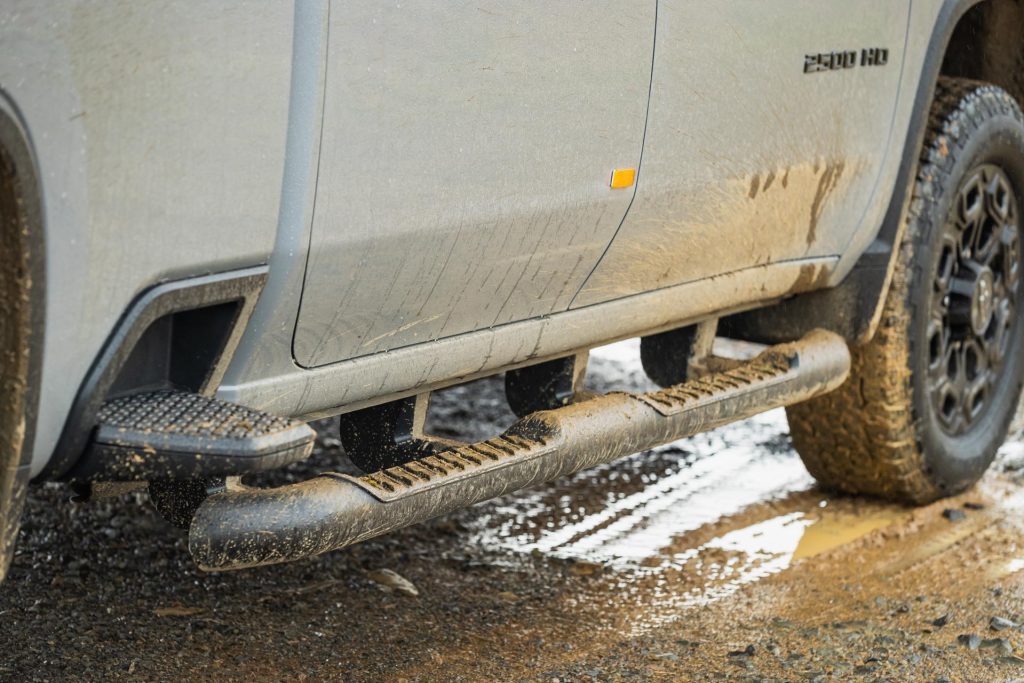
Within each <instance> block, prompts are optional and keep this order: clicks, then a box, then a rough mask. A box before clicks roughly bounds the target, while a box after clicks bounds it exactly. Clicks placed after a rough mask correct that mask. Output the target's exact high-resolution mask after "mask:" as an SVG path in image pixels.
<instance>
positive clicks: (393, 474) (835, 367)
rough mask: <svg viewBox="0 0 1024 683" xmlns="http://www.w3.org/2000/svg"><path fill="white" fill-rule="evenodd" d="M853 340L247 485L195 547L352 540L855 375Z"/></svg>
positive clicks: (287, 554)
mask: <svg viewBox="0 0 1024 683" xmlns="http://www.w3.org/2000/svg"><path fill="white" fill-rule="evenodd" d="M849 368H850V354H849V350H848V348H847V346H846V342H845V341H843V339H842V338H841V337H839V336H838V335H836V334H833V333H831V332H825V331H822V330H815V331H812V332H810V333H809V334H807V335H806V336H805V337H804V338H803V339H801V340H800V341H798V342H794V343H790V344H781V345H779V346H773V347H770V348H768V349H767V350H765V351H764V352H763V353H761V354H760V355H759V356H757V357H756V358H754V359H753V360H750V361H747V362H743V363H739V364H737V365H735V366H734V367H732V368H731V369H728V370H724V371H721V372H716V373H714V374H710V375H705V376H704V377H702V378H700V379H697V380H694V381H690V382H686V383H684V384H678V385H676V386H673V387H669V388H667V389H663V390H661V391H655V392H649V393H644V394H629V393H610V394H607V395H604V396H598V397H596V398H592V399H589V400H586V401H584V402H581V403H575V404H571V405H568V406H565V407H563V408H558V409H555V410H545V411H540V412H537V413H533V414H532V415H529V416H527V417H525V418H523V419H521V420H520V421H518V422H517V423H516V424H514V425H513V426H512V427H511V428H509V429H508V430H507V431H506V432H505V433H504V434H502V435H501V436H497V437H495V438H493V439H488V440H487V441H482V442H480V443H475V444H467V445H464V446H459V447H456V448H453V449H451V450H448V451H443V452H440V453H436V454H434V455H429V456H427V457H424V458H421V459H419V460H414V461H412V462H410V463H407V464H405V465H400V466H398V467H391V468H388V469H386V470H381V471H379V472H375V473H373V474H368V475H365V476H361V477H353V476H349V475H344V474H333V473H332V474H324V475H321V476H318V477H315V478H313V479H310V480H308V481H305V482H301V483H298V484H291V485H288V486H282V487H279V488H270V489H257V488H248V487H244V486H240V485H235V486H229V487H228V488H227V490H225V491H223V492H221V493H217V494H214V495H212V496H210V497H209V498H207V499H206V500H205V501H204V502H203V503H202V505H200V507H199V509H198V511H197V512H196V514H195V517H194V518H193V520H192V524H191V527H190V531H189V550H190V551H191V553H192V557H193V558H194V559H195V561H196V563H197V564H198V565H199V567H200V568H202V569H205V570H208V571H218V570H226V569H240V568H244V567H253V566H258V565H265V564H273V563H277V562H287V561H290V560H296V559H299V558H302V557H307V556H310V555H317V554H320V553H324V552H327V551H330V550H335V549H338V548H343V547H345V546H348V545H352V544H353V543H358V542H360V541H364V540H366V539H368V538H373V537H374V536H379V535H381V534H385V533H388V532H390V531H394V530H396V529H400V528H402V527H405V526H409V525H411V524H416V523H418V522H422V521H425V520H427V519H430V518H433V517H437V516H439V515H443V514H445V513H447V512H451V511H452V510H456V509H459V508H462V507H466V506H469V505H473V504H474V503H479V502H481V501H484V500H488V499H490V498H494V497H496V496H500V495H502V494H505V493H509V492H512V491H516V490H518V489H521V488H524V487H527V486H532V485H534V484H539V483H541V482H545V481H550V480H552V479H555V478H558V477H562V476H565V475H567V474H572V473H574V472H578V471H579V470H582V469H586V468H588V467H593V466H594V465H598V464H601V463H606V462H609V461H611V460H615V459H616V458H619V457H621V456H624V455H628V454H630V453H636V452H639V451H642V450H645V449H648V448H653V447H655V446H659V445H662V444H665V443H669V442H671V441H675V440H677V439H680V438H683V437H687V436H691V435H693V434H696V433H698V432H702V431H706V430H708V429H713V428H715V427H718V426H721V425H724V424H727V423H729V422H733V421H735V420H739V419H743V418H745V417H749V416H751V415H754V414H757V413H760V412H763V411H765V410H768V409H771V408H776V407H779V406H785V405H789V404H792V403H797V402H800V401H804V400H806V399H809V398H812V397H814V396H818V395H821V394H824V393H826V392H828V391H831V390H832V389H835V388H836V387H838V386H839V385H840V384H842V382H843V381H844V380H845V379H846V377H847V375H848V373H849Z"/></svg>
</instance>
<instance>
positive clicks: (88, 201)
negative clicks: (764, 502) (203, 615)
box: [0, 0, 1024, 577]
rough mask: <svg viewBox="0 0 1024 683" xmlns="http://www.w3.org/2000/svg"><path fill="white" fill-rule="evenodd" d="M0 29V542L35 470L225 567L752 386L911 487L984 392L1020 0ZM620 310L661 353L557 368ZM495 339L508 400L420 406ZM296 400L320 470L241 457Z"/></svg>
mask: <svg viewBox="0 0 1024 683" xmlns="http://www.w3.org/2000/svg"><path fill="white" fill-rule="evenodd" d="M0 46H2V49H0V245H2V248H0V302H2V303H0V306H2V312H3V314H2V316H0V378H2V385H3V391H2V392H0V567H3V568H6V567H7V566H8V565H9V563H10V561H11V557H12V556H13V552H14V543H15V540H16V537H17V533H18V526H19V520H20V515H21V508H22V502H23V500H24V498H25V496H26V495H27V491H28V489H29V487H30V486H31V485H32V484H33V483H38V482H45V481H61V482H67V483H68V485H69V486H70V487H71V488H72V489H73V490H74V491H76V492H77V493H78V495H79V496H80V497H81V498H82V499H83V500H85V499H88V498H90V497H93V496H102V495H108V494H110V493H111V492H117V491H124V490H129V489H133V488H134V489H142V488H145V489H148V491H149V494H150V499H151V500H152V503H153V506H154V507H155V509H156V510H157V512H158V513H159V514H161V515H163V516H164V517H165V518H167V519H168V520H170V521H171V522H173V523H175V524H178V525H179V526H181V527H183V528H187V529H188V537H189V551H190V553H191V554H192V556H193V558H194V559H195V561H196V563H197V564H198V565H199V566H200V567H201V568H203V569H206V570H211V571H215V570H225V569H234V568H242V567H249V566H256V565H262V564H268V563H273V562H282V561H287V560H294V559H297V558H301V557H306V556H310V555H313V554H318V553H323V552H327V551H330V550H334V549H338V548H342V547H345V546H347V545H350V544H352V543H356V542H359V541H361V540H364V539H367V538H370V537H373V536H377V535H380V534H384V533H387V532H388V531H391V530H394V529H397V528H399V527H402V526H405V525H409V524H414V523H417V522H420V521H423V520H426V519H428V518H431V517H435V516H437V515H442V514H445V513H446V512H449V511H452V510H455V509H458V508H461V507H465V506H469V505H472V504H474V503H477V502H479V501H482V500H485V499H488V498H492V497H494V496H498V495H501V494H504V493H506V492H509V491H513V490H516V489H519V488H522V487H526V486H530V485H534V484H536V483H538V482H542V481H546V480H550V479H552V478H555V477H559V476H564V475H567V474H569V473H572V472H575V471H578V470H580V469H583V468H586V467H591V466H594V465H597V464H600V463H603V462H607V461H609V460H611V459H614V458H617V457H621V456H623V455H626V454H630V453H635V452H640V451H643V450H645V449H648V448H651V447H654V446H657V445H659V444H664V443H667V442H670V441H673V440H676V439H680V438H683V437H686V436H688V435H692V434H694V433H697V432H699V431H702V430H707V429H711V428H714V427H717V426H719V425H722V424H725V423H728V422H730V421H733V420H739V419H742V418H744V417H747V416H750V415H752V414H755V413H758V412H760V411H765V410H769V409H773V408H778V407H781V406H785V407H786V410H787V414H788V418H789V424H790V429H791V434H792V440H793V443H794V445H795V447H796V449H797V450H798V451H799V453H800V455H801V457H802V458H803V460H804V462H805V463H806V466H807V468H808V470H809V471H810V472H811V473H812V474H813V475H814V476H815V477H816V478H817V480H818V481H819V482H820V483H821V485H823V486H826V487H833V488H837V489H840V490H844V491H847V492H851V493H859V494H865V495H873V496H882V497H885V498H889V499H893V500H898V501H905V502H909V503H923V502H927V501H931V500H934V499H937V498H940V497H942V496H947V495H951V494H953V493H956V492H958V491H961V490H963V489H965V488H967V487H969V486H971V485H972V484H973V483H974V482H975V481H976V480H977V479H978V478H979V477H980V476H981V475H982V474H983V473H984V471H985V469H986V468H987V467H988V465H989V464H990V463H991V461H992V459H993V457H994V454H995V452H996V450H997V449H998V448H999V446H1000V444H1001V442H1002V441H1003V439H1004V438H1005V435H1006V432H1007V430H1008V425H1009V423H1010V421H1011V418H1012V417H1013V414H1014V410H1015V406H1016V404H1017V399H1018V396H1019V394H1020V391H1021V384H1022V378H1024V346H1022V338H1021V337H1022V334H1024V330H1022V323H1021V317H1022V315H1021V313H1022V306H1024V296H1022V295H1024V292H1022V285H1021V280H1022V277H1021V266H1022V245H1021V214H1022V210H1024V204H1022V201H1024V117H1022V114H1021V104H1022V101H1024V3H1022V2H1021V1H1020V0H981V1H979V0H859V1H858V2H837V1H835V0H828V1H823V0H774V1H773V2H763V0H718V1H717V2H715V3H707V2H698V1H696V0H631V1H630V2H612V1H610V0H587V1H585V2H572V3H569V2H547V1H540V0H527V1H525V2H517V3H506V2H500V1H498V0H474V2H464V1H463V0H450V1H448V2H418V3H417V2H393V1H387V2H385V1H383V0H382V1H379V2H328V1H327V0H296V1H295V2H294V3H287V2H281V1H278V0H263V1H259V0H217V1H214V0H199V1H191V0H189V1H184V0H181V1H173V0H172V1H169V2H151V1H148V0H146V1H142V2H140V1H139V0H105V1H104V2H78V1H71V0H6V2H5V3H4V5H3V7H2V8H0ZM636 337H639V338H640V339H641V341H640V354H641V359H642V362H643V367H644V369H645V371H646V372H647V374H648V375H649V376H650V378H651V379H652V380H653V382H654V383H655V384H656V385H658V386H659V387H661V388H660V389H659V390H652V391H649V392H646V393H622V392H611V393H607V394H604V395H598V394H594V393H592V392H588V391H585V390H583V388H582V384H581V382H582V378H583V376H584V373H585V370H586V363H587V355H588V351H589V350H590V349H593V348H595V347H597V346H600V345H603V344H607V343H610V342H614V341H617V340H622V339H627V338H636ZM716 338H726V339H734V340H741V341H744V342H748V343H753V344H756V345H759V346H757V347H756V348H757V349H759V351H758V352H757V353H756V354H752V355H751V354H748V355H746V356H744V357H734V356H736V354H734V355H733V356H729V355H727V354H722V353H716V348H718V347H724V346H727V345H724V344H719V345H717V347H716V345H715V343H714V342H715V339H716ZM733 346H737V345H733ZM498 373H504V382H505V388H506V395H507V398H508V403H509V406H510V407H511V409H512V412H514V413H515V415H516V416H518V419H517V420H516V421H515V422H514V423H513V424H510V425H509V426H508V429H507V430H505V431H504V432H503V433H501V434H496V435H494V436H492V437H491V438H488V439H485V440H482V441H479V442H476V443H463V442H457V441H452V440H450V439H444V438H440V437H438V436H435V435H431V434H429V433H428V430H427V429H426V428H425V427H424V424H425V423H424V415H425V414H426V411H427V408H428V405H429V400H430V395H431V392H432V391H435V390H438V389H441V388H444V387H449V386H453V385H457V384H460V383H465V382H468V381H470V380H473V379H476V378H480V377H485V376H490V375H496V374H498ZM326 418H331V419H336V420H337V421H338V429H339V433H340V435H341V442H342V446H343V448H344V452H345V457H347V458H348V459H349V460H350V461H351V465H354V468H350V470H351V471H344V472H336V471H326V472H323V473H321V474H318V475H316V476H313V477H311V478H309V479H306V480H304V481H298V482H294V483H289V484H286V485H281V486H265V485H258V484H256V483H254V480H253V476H254V474H253V473H256V472H261V471H265V470H270V469H274V468H282V467H285V466H287V465H289V464H290V463H294V462H296V461H300V460H303V459H306V458H308V456H309V454H310V452H311V448H312V444H313V441H314V437H315V434H314V431H313V430H312V429H311V427H310V426H309V425H308V422H309V421H311V420H318V419H326ZM355 468H357V469H358V471H356V469H355ZM353 472H356V473H355V474H353ZM4 572H5V569H0V577H2V576H3V574H4Z"/></svg>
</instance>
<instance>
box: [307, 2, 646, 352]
mask: <svg viewBox="0 0 1024 683" xmlns="http://www.w3.org/2000/svg"><path fill="white" fill-rule="evenodd" d="M654 10H655V3H654V0H644V1H643V2H629V3H622V2H610V1H601V2H590V3H587V4H586V5H585V6H583V5H579V4H575V3H549V2H542V1H539V0H538V1H535V2H526V3H518V4H516V6H515V8H514V9H511V8H510V6H509V5H507V4H505V3H500V2H496V1H490V0H487V1H484V2H473V3H469V2H444V3H408V4H402V5H401V6H397V5H395V4H393V3H387V4H385V3H341V2H338V3H334V4H332V6H331V19H330V23H331V25H330V34H329V47H328V63H327V85H326V93H325V103H324V126H323V141H322V143H321V161H320V169H319V178H318V183H317V196H316V207H315V210H314V217H313V228H312V238H311V245H310V257H309V262H308V265H307V272H306V283H305V286H304V289H303V294H302V302H301V306H300V312H299V317H298V324H297V329H296V333H295V338H294V345H293V352H294V355H295V358H296V360H297V361H298V363H299V364H300V365H303V366H306V367H311V366H318V365H323V364H326V363H332V362H335V361H340V360H344V359H347V358H353V357H358V356H363V355H366V354H371V353H376V352H381V351H387V350H389V349H395V348H399V347H402V346H407V345H410V344H416V343H419V342H423V341H430V340H434V339H438V338H442V337H447V336H451V335H456V334H460V333H464V332H470V331H473V330H478V329H484V328H488V327H491V326H494V325H501V324H503V323H508V322H512V321H516V320H520V319H525V318H529V317H534V316H538V315H545V314H549V313H552V312H556V311H561V310H565V309H567V308H568V306H569V304H570V302H571V300H572V297H573V296H574V295H575V293H576V292H577V291H578V290H579V288H580V286H581V285H582V284H583V282H584V280H585V279H586V277H587V276H588V274H589V273H590V272H591V271H592V270H593V268H594V266H595V265H596V264H597V262H598V260H599V258H600V256H601V254H602V253H603V252H604V250H605V249H606V248H607V247H608V244H609V242H610V241H611V238H612V237H613V235H614V234H615V231H616V229H617V228H618V227H619V225H620V223H621V220H622V217H623V216H624V215H625V212H626V209H627V207H628V205H629V202H630V200H631V199H632V196H633V188H632V187H628V188H626V189H619V190H613V189H610V187H609V176H610V173H611V171H612V170H613V169H615V168H633V167H636V166H637V165H638V163H639V159H640V153H641V148H642V142H643V128H644V118H645V114H646V108H647V98H648V94H649V88H650V75H651V63H652V53H653V41H654V21H655V11H654Z"/></svg>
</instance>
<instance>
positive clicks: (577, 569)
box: [569, 560, 604, 576]
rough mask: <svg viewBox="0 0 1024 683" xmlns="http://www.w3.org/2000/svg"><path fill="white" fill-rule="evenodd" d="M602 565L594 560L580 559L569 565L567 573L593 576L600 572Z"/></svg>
mask: <svg viewBox="0 0 1024 683" xmlns="http://www.w3.org/2000/svg"><path fill="white" fill-rule="evenodd" d="M603 570H604V567H603V566H602V565H600V564H598V563H596V562H587V561H585V560H580V561H577V562H573V563H572V564H570V565H569V573H570V574H574V575H575V576H594V575H595V574H600V573H601V572H602V571H603Z"/></svg>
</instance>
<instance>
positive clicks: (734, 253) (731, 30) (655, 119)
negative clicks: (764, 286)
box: [573, 0, 909, 308]
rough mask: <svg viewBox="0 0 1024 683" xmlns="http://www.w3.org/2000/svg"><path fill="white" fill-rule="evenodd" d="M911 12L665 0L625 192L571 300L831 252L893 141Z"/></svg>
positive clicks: (868, 201)
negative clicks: (637, 150)
mask: <svg viewBox="0 0 1024 683" xmlns="http://www.w3.org/2000/svg"><path fill="white" fill-rule="evenodd" d="M908 9H909V0H864V1H863V2H856V3H839V2H817V1H815V0H777V1H775V2H761V1H759V0H727V1H723V2H719V3H715V11H713V12H709V11H708V5H707V3H702V2H694V1H693V0H662V1H661V3H660V4H659V7H658V33H657V45H656V46H655V56H654V74H653V80H652V87H651V103H650V113H649V119H648V126H647V134H646V140H645V146H644V156H643V162H642V166H641V169H640V174H639V180H638V187H637V193H636V198H635V200H634V202H633V205H632V208H631V209H630V212H629V215H628V216H627V217H626V220H625V222H624V223H623V226H622V228H621V230H620V231H619V233H618V235H617V236H616V238H615V240H614V241H613V243H612V245H611V246H610V248H609V250H608V253H607V254H606V255H605V257H604V258H603V259H602V261H601V263H600V264H599V265H598V267H597V268H596V269H595V271H594V273H593V275H592V276H591V277H590V278H589V279H588V281H587V282H586V284H585V285H584V287H583V288H582V289H581V291H580V292H579V294H578V296H577V297H576V299H575V301H574V303H573V307H574V308H575V307H580V306H586V305H590V304H595V303H599V302H602V301H607V300H610V299H615V298H619V297H622V296H628V295H630V294H635V293H638V292H642V291H647V290H651V289H658V288H662V287H668V286H672V285H676V284H680V283H683V282H688V281H692V280H697V279H701V278H706V277H710V276H714V275H717V274H721V273H726V272H730V271H735V270H738V269H742V268H747V267H750V266H756V265H764V264H769V263H773V262H778V261H784V260H793V259H800V258H804V257H818V256H828V255H834V254H839V253H841V252H842V251H843V248H844V247H845V246H846V244H847V243H848V242H849V240H850V238H851V237H852V235H853V234H854V232H855V230H856V229H857V227H858V225H859V224H860V222H861V220H862V218H863V216H864V214H865V211H867V210H868V208H869V207H870V206H871V205H872V197H873V194H874V193H875V191H876V189H877V188H876V186H877V184H878V179H879V174H880V171H881V168H882V166H883V162H884V160H885V158H886V155H887V154H889V153H893V154H897V153H898V150H892V151H891V150H890V144H889V137H890V134H891V124H892V118H893V112H894V107H895V103H896V95H897V90H898V84H899V78H900V72H901V63H902V57H903V48H904V43H905V38H906V27H907V20H908ZM879 50H885V51H886V52H884V53H883V52H879ZM832 53H836V55H838V56H833V54H832ZM819 55H820V57H819ZM851 62H852V63H851ZM805 63H806V65H807V66H806V67H805ZM805 68H806V69H807V72H805ZM876 203H877V202H876Z"/></svg>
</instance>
